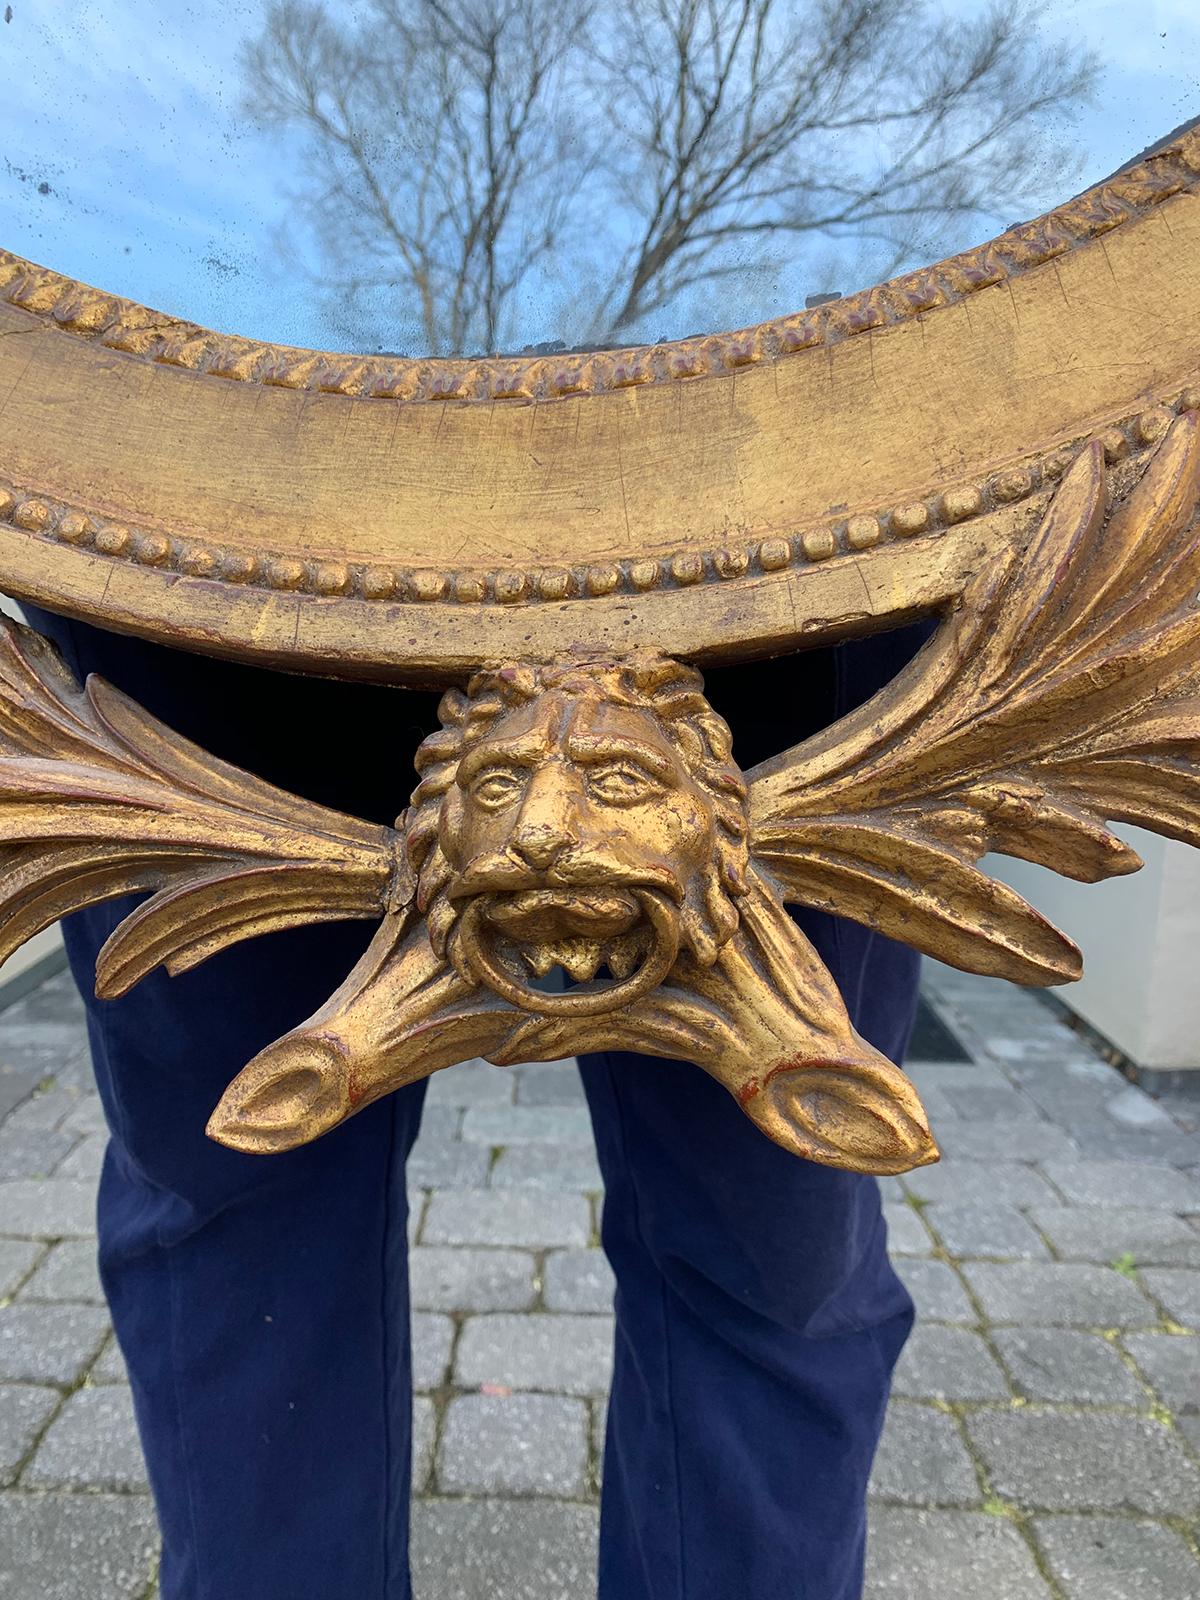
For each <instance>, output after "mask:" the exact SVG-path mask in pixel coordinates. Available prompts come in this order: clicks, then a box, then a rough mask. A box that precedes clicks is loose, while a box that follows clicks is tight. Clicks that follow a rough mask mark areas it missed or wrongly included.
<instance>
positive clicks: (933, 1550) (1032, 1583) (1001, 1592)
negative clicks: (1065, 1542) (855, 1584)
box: [863, 1506, 1116, 1600]
mask: <svg viewBox="0 0 1200 1600" xmlns="http://www.w3.org/2000/svg"><path fill="white" fill-rule="evenodd" d="M968 1595H973V1596H976V1597H977V1600H1049V1596H1050V1590H1049V1588H1048V1587H1047V1584H1046V1581H1045V1579H1044V1578H1043V1577H1042V1576H1041V1574H1040V1573H1039V1572H1038V1570H1037V1565H1036V1563H1035V1562H1034V1559H1033V1556H1032V1555H1031V1554H1030V1551H1029V1547H1028V1545H1027V1544H1026V1543H1025V1541H1024V1540H1023V1539H1022V1538H1021V1535H1020V1534H1019V1533H1018V1532H1017V1530H1016V1528H1014V1527H1013V1525H1012V1523H1011V1522H1009V1521H1008V1520H1007V1519H1006V1518H1004V1517H989V1516H984V1515H982V1514H981V1513H979V1512H972V1511H909V1510H907V1509H905V1508H903V1507H901V1506H872V1508H871V1517H870V1534H869V1539H868V1544H867V1581H866V1588H865V1589H864V1590H863V1600H964V1597H965V1596H968ZM1088 1600H1101V1596H1100V1595H1099V1594H1095V1595H1091V1596H1089V1597H1088ZM1105 1600H1108V1597H1105ZM1112 1600H1116V1597H1115V1596H1114V1597H1112Z"/></svg>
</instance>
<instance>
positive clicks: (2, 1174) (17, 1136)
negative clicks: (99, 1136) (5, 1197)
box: [0, 1128, 74, 1179]
mask: <svg viewBox="0 0 1200 1600" xmlns="http://www.w3.org/2000/svg"><path fill="white" fill-rule="evenodd" d="M73 1143H74V1140H73V1139H72V1137H71V1135H70V1134H69V1133H59V1132H58V1131H56V1130H55V1129H54V1128H0V1179H3V1178H48V1177H49V1176H50V1174H51V1173H52V1172H53V1171H54V1169H55V1167H56V1166H57V1165H58V1163H59V1162H60V1161H61V1160H62V1159H63V1157H64V1156H65V1155H66V1154H67V1152H68V1151H69V1150H70V1148H71V1145H72V1144H73Z"/></svg>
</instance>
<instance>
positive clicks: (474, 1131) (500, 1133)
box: [462, 1106, 593, 1147]
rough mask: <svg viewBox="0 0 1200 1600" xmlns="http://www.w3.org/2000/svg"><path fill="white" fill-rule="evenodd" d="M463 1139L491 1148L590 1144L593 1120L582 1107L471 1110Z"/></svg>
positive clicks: (517, 1107) (471, 1108)
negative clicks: (525, 1145)
mask: <svg viewBox="0 0 1200 1600" xmlns="http://www.w3.org/2000/svg"><path fill="white" fill-rule="evenodd" d="M462 1136H463V1138H464V1139H465V1140H467V1141H468V1142H469V1143H473V1144H486V1145H493V1146H494V1145H505V1146H507V1145H512V1144H578V1145H583V1146H585V1147H590V1146H591V1145H592V1143H593V1139H592V1119H591V1117H590V1116H589V1115H588V1113H587V1110H586V1109H585V1108H584V1107H583V1106H471V1107H469V1109H468V1111H467V1114H466V1116H465V1117H464V1118H463V1127H462Z"/></svg>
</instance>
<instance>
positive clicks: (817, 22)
mask: <svg viewBox="0 0 1200 1600" xmlns="http://www.w3.org/2000/svg"><path fill="white" fill-rule="evenodd" d="M0 54H2V58H3V59H2V61H0V74H2V81H3V83H4V85H5V92H4V106H3V109H2V110H0V126H2V127H3V132H4V141H3V152H4V153H3V159H2V160H0V244H3V246H5V247H6V248H8V249H11V250H14V251H16V252H18V253H19V254H21V255H24V256H28V257H30V258H32V259H33V260H35V261H37V262H40V263H42V264H44V265H46V266H51V267H53V268H55V269H56V270H58V271H60V272H65V273H67V274H69V275H71V276H73V277H78V278H82V279H83V280H85V281H86V282H89V283H93V284H96V285H99V286H100V287H103V288H105V289H110V290H112V291H114V292H116V293H119V294H124V295H127V296H129V297H130V298H132V299H134V300H139V301H142V302H144V303H147V304H149V305H151V306H154V307H155V308H157V309H161V310H163V311H165V312H167V313H169V314H171V315H176V316H182V317H187V318H191V319H192V320H194V321H197V322H199V323H201V324H203V325H205V326H209V327H214V328H218V329H222V330H225V331H229V332H237V333H242V334H246V335H248V336H250V337H253V338H262V339H269V340H275V341H279V342H282V343H289V344H298V345H304V346H312V347H316V348H324V349H353V350H358V351H383V350H386V351H392V352H397V353H402V354H406V355H430V354H435V355H448V354H462V353H468V354H469V353H484V352H491V351H497V350H500V351H526V350H537V351H550V350H554V349H561V348H564V347H567V348H571V347H576V346H595V345H605V344H625V343H635V342H641V341H654V340H658V339H664V338H678V337H682V336H685V335H688V334H692V333H697V332H703V331H712V330H718V329H724V328H731V327H737V326H740V325H744V324H746V323H750V322H755V321H759V320H762V319H765V318H768V317H771V316H775V315H780V314H783V313H787V312H790V311H795V310H797V309H799V308H801V307H803V306H804V305H805V304H812V303H816V301H817V297H819V296H823V295H830V294H837V293H848V292H850V291H852V290H854V289H857V288H860V287H862V286H864V285H866V284H870V283H872V282H875V281H878V280H879V279H880V278H883V277H887V276H889V275H891V274H893V273H895V272H898V271H903V270H905V269H906V268H909V267H913V266H918V265H921V264H922V263H925V262H929V261H934V260H937V259H939V258H940V257H942V256H945V255H947V254H950V253H952V252H954V251H956V250H959V249H963V248H965V247H966V246H968V245H970V244H974V243H977V242H979V241H980V240H982V239H985V238H988V237H989V236H991V235H992V234H994V233H997V232H999V231H1001V230H1002V229H1003V228H1004V227H1005V226H1006V225H1008V224H1009V223H1012V222H1015V221H1020V220H1024V219H1025V218H1028V217H1030V216H1034V215H1036V214H1037V213H1038V212H1039V211H1042V210H1045V209H1046V208H1047V207H1048V206H1050V205H1052V204H1054V203H1056V202H1057V201H1060V200H1062V199H1065V198H1067V197H1068V196H1069V195H1070V194H1072V193H1074V192H1075V191H1076V190H1078V189H1080V188H1083V187H1085V186H1086V185H1088V184H1090V183H1093V182H1096V181H1097V180H1099V179H1101V178H1103V177H1105V176H1106V175H1107V174H1108V173H1110V172H1111V171H1112V170H1113V169H1114V168H1116V167H1118V166H1120V165H1121V164H1122V163H1123V162H1124V161H1126V160H1127V159H1129V158H1130V157H1132V156H1134V155H1135V154H1137V153H1138V152H1139V151H1140V150H1141V149H1143V148H1144V147H1145V146H1147V145H1148V144H1151V143H1153V142H1155V141H1157V140H1158V139H1160V138H1161V137H1162V136H1163V135H1164V134H1166V133H1167V132H1168V131H1169V130H1170V129H1172V128H1173V127H1175V126H1177V125H1178V124H1180V123H1182V122H1185V121H1187V120H1190V119H1191V118H1193V117H1195V116H1196V115H1197V114H1200V77H1198V69H1197V65H1196V63H1197V62H1198V61H1200V5H1197V4H1196V3H1195V0H1142V3H1141V4H1139V5H1137V6H1129V5H1128V4H1126V3H1124V0H1047V3H1044V4H1041V3H1036V0H1007V3H995V0H326V3H324V4H319V3H311V0H172V3H170V4H164V3H163V0H10V3H7V4H5V0H0Z"/></svg>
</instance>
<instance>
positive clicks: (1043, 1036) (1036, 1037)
mask: <svg viewBox="0 0 1200 1600" xmlns="http://www.w3.org/2000/svg"><path fill="white" fill-rule="evenodd" d="M987 1047H988V1049H989V1050H990V1051H991V1053H992V1054H993V1055H994V1056H996V1057H998V1058H999V1060H1001V1061H1019V1062H1063V1063H1065V1062H1067V1061H1068V1060H1070V1059H1071V1058H1077V1059H1080V1060H1083V1061H1087V1062H1096V1061H1098V1057H1097V1056H1096V1055H1095V1053H1094V1052H1093V1050H1092V1048H1091V1046H1090V1045H1089V1044H1087V1043H1086V1041H1085V1040H1083V1039H1081V1038H1080V1037H1079V1035H1078V1034H1077V1033H1072V1031H1071V1030H1070V1028H1063V1027H1057V1026H1056V1025H1055V1024H1054V1023H1053V1022H1051V1023H1050V1025H1049V1026H1048V1027H1042V1028H1038V1029H1037V1030H1036V1031H1031V1032H1029V1033H1028V1034H1025V1035H1023V1036H1021V1037H1012V1038H1005V1037H1004V1035H1003V1033H1002V1032H1001V1030H1000V1028H997V1029H996V1030H995V1031H993V1030H992V1029H991V1028H989V1029H988V1030H987ZM1099 1064H1100V1065H1102V1066H1104V1067H1105V1070H1106V1071H1107V1072H1111V1073H1112V1075H1113V1077H1114V1078H1115V1077H1117V1073H1116V1072H1115V1071H1114V1069H1113V1068H1111V1067H1109V1066H1107V1064H1106V1063H1103V1062H1100V1063H1099Z"/></svg>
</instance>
